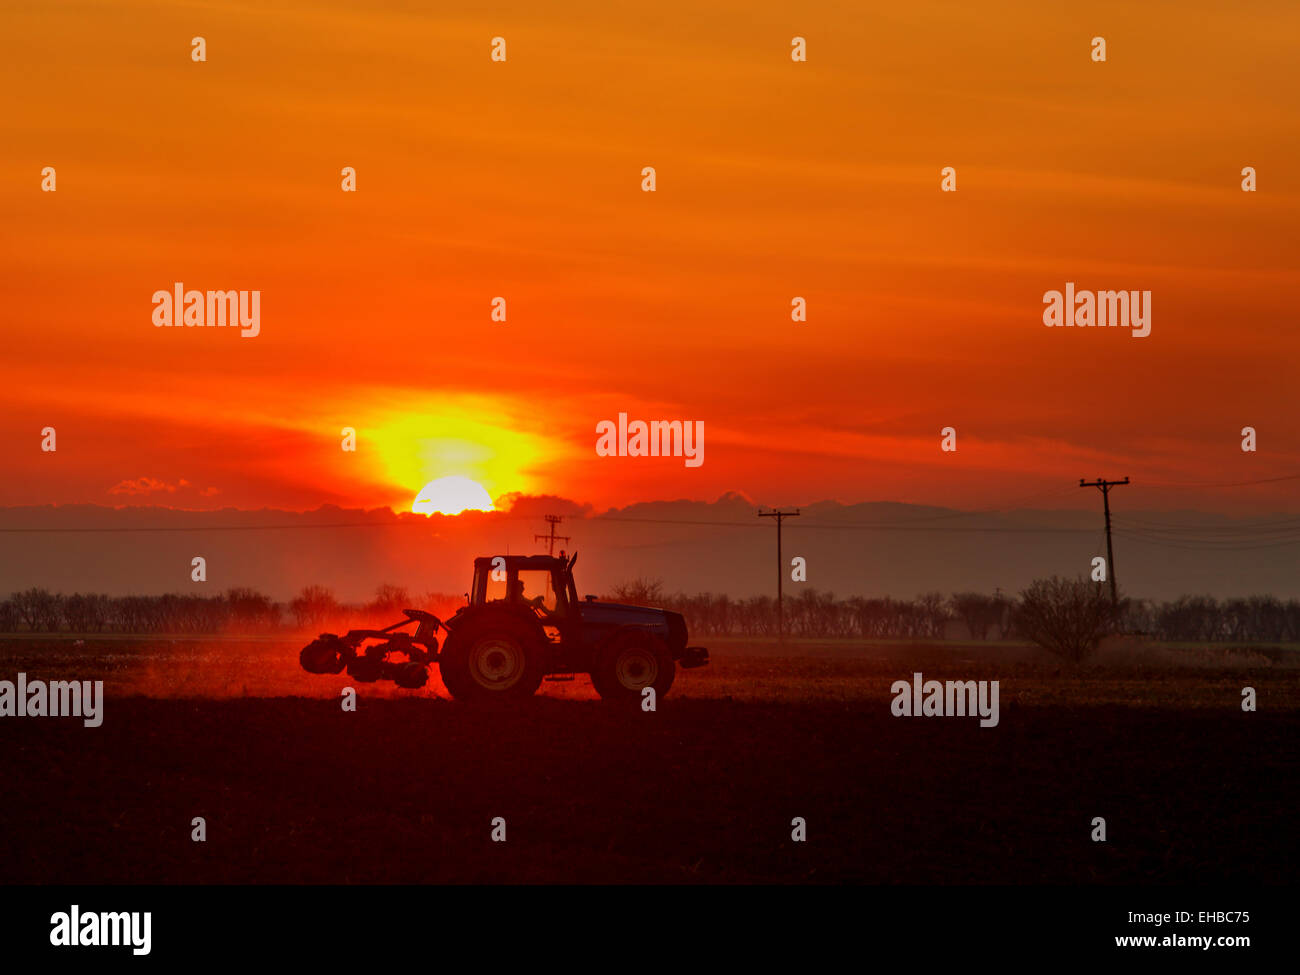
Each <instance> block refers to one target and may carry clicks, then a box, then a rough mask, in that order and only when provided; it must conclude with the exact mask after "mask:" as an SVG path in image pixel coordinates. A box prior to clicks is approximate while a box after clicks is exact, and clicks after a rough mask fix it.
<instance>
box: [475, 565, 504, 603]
mask: <svg viewBox="0 0 1300 975" xmlns="http://www.w3.org/2000/svg"><path fill="white" fill-rule="evenodd" d="M494 575H499V576H500V578H499V579H493V578H492V577H493V576H494ZM505 577H506V574H505V571H504V570H502V571H500V572H493V571H491V570H488V571H487V572H483V573H481V574H480V575H479V577H478V578H477V579H476V580H474V581H475V585H476V586H479V587H481V588H482V594H481V595H480V594H479V593H475V594H474V596H475V599H474V601H475V602H476V603H477V602H484V603H490V602H493V601H494V600H499V599H505V598H506V578H505Z"/></svg>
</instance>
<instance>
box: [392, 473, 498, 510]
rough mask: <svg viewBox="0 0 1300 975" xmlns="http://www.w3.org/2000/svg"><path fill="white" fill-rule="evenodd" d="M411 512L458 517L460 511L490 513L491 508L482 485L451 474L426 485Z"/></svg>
mask: <svg viewBox="0 0 1300 975" xmlns="http://www.w3.org/2000/svg"><path fill="white" fill-rule="evenodd" d="M411 510H412V511H414V512H415V513H416V514H421V515H436V514H442V515H458V514H460V513H461V512H462V511H492V510H493V507H492V498H491V497H490V496H489V495H488V493H487V491H485V490H484V489H483V485H481V484H479V483H478V482H476V481H471V480H470V479H469V478H468V477H461V476H459V475H456V474H453V475H451V476H449V477H440V478H438V479H437V480H436V481H430V482H429V483H428V484H426V485H425V486H424V488H423V489H422V490H421V491H420V493H419V495H417V496H416V499H415V501H414V503H413V504H412V505H411Z"/></svg>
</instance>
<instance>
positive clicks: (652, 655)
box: [591, 632, 677, 704]
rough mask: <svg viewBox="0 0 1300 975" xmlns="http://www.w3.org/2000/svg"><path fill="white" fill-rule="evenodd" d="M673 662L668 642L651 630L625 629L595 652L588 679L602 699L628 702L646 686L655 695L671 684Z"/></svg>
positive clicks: (673, 674) (632, 700) (666, 689)
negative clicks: (649, 631) (648, 631)
mask: <svg viewBox="0 0 1300 975" xmlns="http://www.w3.org/2000/svg"><path fill="white" fill-rule="evenodd" d="M676 675H677V666H676V665H675V664H674V663H673V655H672V654H671V653H670V652H669V650H668V645H667V644H666V643H664V641H663V640H661V639H660V638H659V637H657V636H655V634H653V633H643V632H629V633H624V634H620V635H619V636H616V637H614V639H613V640H611V641H610V642H609V643H608V644H607V645H606V646H604V647H602V648H601V649H600V650H598V651H597V652H596V659H595V660H593V661H592V666H591V683H592V684H593V685H594V686H595V688H596V693H597V694H599V695H600V696H601V697H602V698H604V699H605V700H606V701H615V702H621V703H624V704H631V703H635V702H638V701H640V700H641V695H642V691H644V689H645V688H647V687H653V688H654V689H655V698H656V700H657V699H658V698H661V697H663V696H664V695H665V694H667V693H668V689H669V688H670V687H672V686H673V678H674V677H675V676H676Z"/></svg>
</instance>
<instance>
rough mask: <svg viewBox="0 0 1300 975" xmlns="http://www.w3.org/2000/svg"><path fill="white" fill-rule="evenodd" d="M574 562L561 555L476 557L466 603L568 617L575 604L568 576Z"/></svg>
mask: <svg viewBox="0 0 1300 975" xmlns="http://www.w3.org/2000/svg"><path fill="white" fill-rule="evenodd" d="M577 561H578V556H577V555H574V556H572V557H567V556H565V555H564V554H563V553H561V554H560V555H559V556H551V555H492V556H484V557H482V558H477V559H475V560H474V584H473V587H472V588H471V590H470V600H469V604H470V606H471V607H473V606H484V605H488V604H490V603H502V604H505V605H506V606H523V607H526V608H528V609H531V610H533V611H534V612H535V613H536V614H537V615H538V616H539V617H542V618H548V617H553V618H556V619H563V618H566V617H569V616H572V615H573V612H574V611H573V607H574V606H576V605H577V602H578V597H577V591H576V589H575V588H574V585H573V573H572V569H573V565H574V563H575V562H577Z"/></svg>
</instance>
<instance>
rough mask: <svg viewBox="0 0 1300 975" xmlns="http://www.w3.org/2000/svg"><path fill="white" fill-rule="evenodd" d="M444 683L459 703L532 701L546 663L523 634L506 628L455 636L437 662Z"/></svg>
mask: <svg viewBox="0 0 1300 975" xmlns="http://www.w3.org/2000/svg"><path fill="white" fill-rule="evenodd" d="M438 666H439V669H440V670H441V672H442V682H443V683H444V684H445V685H446V686H447V690H448V691H449V692H451V696H452V697H454V698H456V699H457V700H460V701H510V700H518V699H521V698H526V697H531V696H532V695H533V694H534V693H536V691H537V688H538V687H540V686H541V683H542V677H543V676H544V673H545V669H546V663H545V661H544V660H543V658H542V653H541V650H540V649H539V648H538V647H535V646H533V641H532V640H530V639H529V637H528V635H527V634H526V633H524V632H523V631H522V630H520V629H517V628H514V627H506V626H500V627H498V626H487V627H481V628H477V627H476V628H475V629H474V630H472V631H470V632H467V633H456V634H455V635H454V637H453V638H452V639H450V640H448V641H447V643H446V644H445V645H444V646H443V649H442V656H441V657H440V658H439V661H438Z"/></svg>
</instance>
